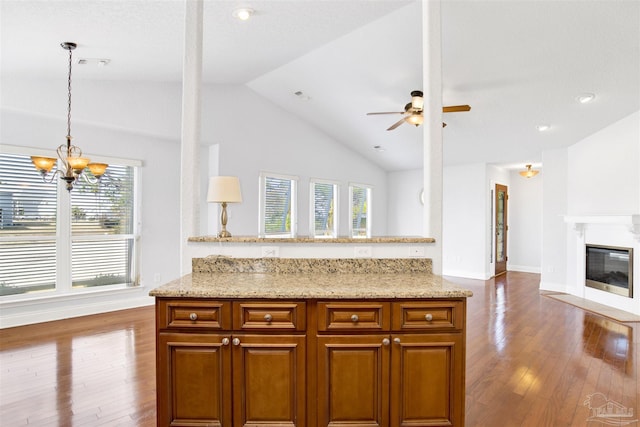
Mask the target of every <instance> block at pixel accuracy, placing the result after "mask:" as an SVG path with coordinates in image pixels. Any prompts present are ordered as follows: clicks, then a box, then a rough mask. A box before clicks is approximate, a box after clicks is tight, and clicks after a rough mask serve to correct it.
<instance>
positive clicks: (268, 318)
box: [264, 313, 273, 322]
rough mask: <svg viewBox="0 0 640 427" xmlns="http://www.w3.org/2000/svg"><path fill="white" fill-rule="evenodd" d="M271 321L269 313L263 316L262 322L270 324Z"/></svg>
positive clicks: (271, 317)
mask: <svg viewBox="0 0 640 427" xmlns="http://www.w3.org/2000/svg"><path fill="white" fill-rule="evenodd" d="M272 320H273V316H272V315H270V314H269V313H267V314H265V315H264V321H265V322H271V321H272Z"/></svg>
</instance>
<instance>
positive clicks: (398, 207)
mask: <svg viewBox="0 0 640 427" xmlns="http://www.w3.org/2000/svg"><path fill="white" fill-rule="evenodd" d="M423 182H424V180H423V170H422V169H411V170H407V171H396V172H389V173H388V174H387V194H388V196H387V199H388V208H387V218H388V219H387V234H389V235H390V236H422V235H423V230H424V224H423V222H424V221H423V218H424V215H423V210H424V206H423V204H422V203H421V202H420V193H421V192H422V189H423Z"/></svg>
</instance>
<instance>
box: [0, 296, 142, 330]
mask: <svg viewBox="0 0 640 427" xmlns="http://www.w3.org/2000/svg"><path fill="white" fill-rule="evenodd" d="M152 304H154V298H153V297H150V296H148V289H144V288H125V289H118V290H111V291H106V292H95V293H87V294H75V295H60V296H55V297H50V298H38V299H25V300H20V301H9V302H5V303H2V304H0V309H1V311H0V329H3V328H12V327H15V326H23V325H31V324H34V323H42V322H51V321H54V320H62V319H70V318H73V317H79V316H88V315H91V314H99V313H106V312H110V311H118V310H125V309H128V308H135V307H143V306H147V305H152Z"/></svg>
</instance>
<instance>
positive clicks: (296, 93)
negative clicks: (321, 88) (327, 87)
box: [293, 90, 311, 101]
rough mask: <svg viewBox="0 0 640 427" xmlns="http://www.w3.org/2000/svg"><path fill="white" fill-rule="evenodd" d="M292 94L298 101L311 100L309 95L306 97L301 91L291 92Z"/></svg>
mask: <svg viewBox="0 0 640 427" xmlns="http://www.w3.org/2000/svg"><path fill="white" fill-rule="evenodd" d="M293 94H294V95H295V96H297V97H298V99H300V100H301V101H308V100H310V99H311V97H310V96H309V95H306V94H305V93H304V92H303V91H301V90H297V91H295V92H293Z"/></svg>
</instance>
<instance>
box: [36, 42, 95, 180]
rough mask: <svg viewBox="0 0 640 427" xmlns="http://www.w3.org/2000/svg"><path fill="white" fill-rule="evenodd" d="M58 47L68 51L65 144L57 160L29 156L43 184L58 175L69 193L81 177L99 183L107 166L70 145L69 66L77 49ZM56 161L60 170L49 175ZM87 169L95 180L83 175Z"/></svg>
mask: <svg viewBox="0 0 640 427" xmlns="http://www.w3.org/2000/svg"><path fill="white" fill-rule="evenodd" d="M60 46H62V48H63V49H65V50H68V51H69V78H68V79H67V89H68V90H67V94H68V98H67V143H66V144H62V145H60V146H59V147H58V150H57V153H58V159H56V158H53V157H41V156H31V161H32V162H33V165H34V166H35V167H36V169H37V170H38V172H40V174H42V179H43V180H44V181H45V182H53V180H54V179H55V177H56V175H60V178H61V179H62V180H63V181H65V182H66V183H67V190H68V191H71V190H72V189H73V184H74V183H75V182H76V181H77V180H78V179H79V178H80V177H81V176H82V177H83V178H84V179H85V180H86V181H87V182H90V183H92V184H95V183H97V182H99V180H100V178H101V177H102V175H104V173H105V172H106V170H107V167H108V165H107V164H105V163H90V160H89V159H88V158H86V157H82V150H81V149H80V147H78V146H76V145H72V144H71V139H72V137H71V64H72V62H73V55H72V51H73V50H74V49H75V48H76V47H77V45H76V44H75V43H72V42H64V43H60ZM58 160H59V161H60V162H61V164H62V168H59V169H58V170H56V171H55V172H54V173H53V175H49V172H51V170H52V169H53V166H54V165H55V164H56V162H57V161H58ZM87 167H88V168H89V170H90V171H91V173H92V174H93V176H94V177H95V178H96V179H90V178H89V177H88V176H87V174H86V173H85V174H83V171H84V170H85V168H87Z"/></svg>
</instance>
